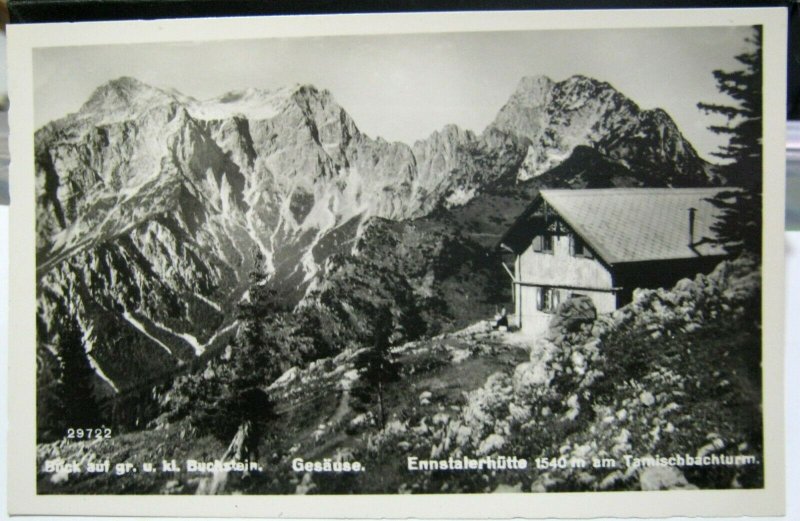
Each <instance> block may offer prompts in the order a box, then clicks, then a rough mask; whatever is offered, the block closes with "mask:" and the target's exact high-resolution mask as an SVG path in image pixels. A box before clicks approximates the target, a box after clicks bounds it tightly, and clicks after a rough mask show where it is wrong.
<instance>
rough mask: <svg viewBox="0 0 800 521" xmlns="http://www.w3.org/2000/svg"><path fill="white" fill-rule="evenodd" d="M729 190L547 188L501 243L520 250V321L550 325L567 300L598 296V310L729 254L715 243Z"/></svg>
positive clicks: (516, 256) (514, 273)
mask: <svg viewBox="0 0 800 521" xmlns="http://www.w3.org/2000/svg"><path fill="white" fill-rule="evenodd" d="M722 190H730V189H721V188H686V189H683V188H680V189H676V188H610V189H587V190H542V191H541V192H540V193H539V194H538V196H537V197H536V198H535V200H534V201H533V203H532V204H531V205H530V206H529V207H528V208H527V209H526V211H525V212H523V214H522V215H521V216H520V217H519V218H518V219H517V221H516V222H515V223H514V224H513V225H512V226H511V228H509V230H508V231H507V232H506V233H505V235H504V236H503V237H502V239H501V240H500V242H499V247H500V248H501V250H502V251H504V252H507V253H508V254H510V255H513V269H512V268H511V267H509V266H508V264H507V263H506V262H504V266H505V268H506V271H507V272H508V274H509V275H510V277H511V279H512V281H511V282H512V287H513V296H514V315H515V320H516V322H517V323H516V325H517V326H518V327H520V328H522V329H523V330H525V331H526V332H531V333H538V332H541V331H543V330H544V329H546V327H547V324H548V323H549V321H550V318H551V314H552V313H553V312H554V311H555V310H556V308H557V307H558V305H559V303H560V302H562V301H563V300H564V299H566V298H568V297H570V296H572V295H586V296H588V297H590V298H591V299H592V301H593V302H594V305H595V307H596V308H597V311H598V313H607V312H611V311H614V310H615V309H617V308H618V307H620V306H622V305H624V304H626V303H627V302H629V301H630V300H631V296H632V293H633V290H634V289H635V288H656V287H669V286H672V285H673V284H674V283H675V282H677V281H678V280H680V279H681V278H684V277H692V276H694V275H695V274H697V273H700V272H708V271H710V270H712V269H713V268H714V266H715V265H716V264H717V263H719V262H720V261H721V260H722V259H723V258H724V257H725V251H724V250H723V249H722V248H721V247H720V246H719V245H718V244H716V243H715V242H714V241H713V238H714V233H713V231H712V225H713V224H714V222H715V221H716V220H717V218H718V216H719V210H718V209H717V208H716V207H715V206H713V205H712V204H711V203H710V202H709V200H710V199H711V198H713V197H714V196H715V195H717V194H718V193H719V192H720V191H722Z"/></svg>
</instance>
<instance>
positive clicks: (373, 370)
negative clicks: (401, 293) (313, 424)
mask: <svg viewBox="0 0 800 521" xmlns="http://www.w3.org/2000/svg"><path fill="white" fill-rule="evenodd" d="M392 328H393V323H392V314H391V312H390V311H389V309H388V308H382V309H381V310H380V311H379V312H378V314H377V317H376V322H375V330H374V334H373V345H372V347H370V348H367V349H365V350H364V351H362V352H361V353H360V354H359V356H358V357H357V358H356V360H355V367H356V369H357V370H358V372H359V384H358V385H357V386H356V387H355V388H354V390H353V391H354V394H355V395H356V396H357V397H359V398H361V399H362V400H364V401H371V399H372V398H373V397H374V398H375V399H377V402H378V422H379V425H380V427H381V429H383V428H384V427H385V426H386V403H385V400H386V385H387V384H388V383H391V382H394V381H397V380H398V379H399V372H398V371H399V366H398V364H397V363H396V362H395V361H394V360H393V358H392V352H391V345H390V338H391V336H392Z"/></svg>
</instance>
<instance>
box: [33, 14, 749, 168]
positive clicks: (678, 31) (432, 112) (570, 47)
mask: <svg viewBox="0 0 800 521" xmlns="http://www.w3.org/2000/svg"><path fill="white" fill-rule="evenodd" d="M749 34H750V29H749V28H748V27H708V28H666V29H663V28H661V29H599V30H597V29H596V30H550V31H528V32H480V33H436V34H407V35H375V36H337V37H313V38H309V37H303V38H272V39H270V38H265V39H260V40H229V41H222V42H219V41H217V42H196V43H160V44H135V45H104V46H87V47H54V48H42V49H36V50H35V52H34V88H35V96H34V100H35V123H36V126H37V128H38V127H39V126H41V125H43V124H45V123H47V122H48V121H51V120H53V119H56V118H59V117H63V116H65V115H66V114H68V113H71V112H75V111H76V110H78V109H79V108H80V106H81V105H82V104H83V103H84V102H85V101H86V100H87V99H88V98H89V96H90V95H91V93H92V91H93V90H94V89H95V88H97V87H98V86H99V85H101V84H103V83H104V82H106V81H109V80H111V79H114V78H118V77H120V76H133V77H135V78H138V79H140V80H141V81H144V82H145V83H149V84H152V85H155V86H158V87H164V88H174V89H177V90H178V91H180V92H182V93H183V94H186V95H190V96H193V97H195V98H198V99H207V98H211V97H215V96H218V95H220V94H223V93H224V92H227V91H230V90H236V89H243V88H247V87H259V88H267V89H276V88H280V87H283V86H287V85H293V84H296V83H301V84H306V83H310V84H313V85H316V86H317V87H318V88H321V89H322V88H324V89H328V90H329V91H331V93H332V94H333V96H334V98H335V99H336V101H337V102H338V103H339V104H340V105H341V106H342V107H344V109H345V110H346V111H347V112H348V113H350V115H351V116H352V117H353V119H354V120H355V122H356V125H357V126H358V127H359V128H360V129H361V131H362V132H365V133H366V134H368V135H370V136H371V137H373V138H374V137H378V136H380V137H383V138H384V139H387V140H389V141H403V142H405V143H408V144H413V143H414V142H415V141H416V140H419V139H424V138H425V137H427V136H428V135H430V134H431V133H432V132H433V131H436V130H439V129H441V128H442V127H443V126H444V125H446V124H449V123H455V124H457V125H459V126H461V127H463V128H467V129H470V130H473V131H475V132H482V131H483V129H484V128H485V127H486V126H487V125H488V124H489V123H491V122H492V120H493V119H494V117H495V115H496V114H497V112H498V111H499V110H500V108H501V107H502V106H503V105H504V103H505V102H506V101H507V100H508V98H509V96H510V95H511V94H512V93H513V92H514V90H515V88H516V86H517V84H518V83H519V80H520V79H521V78H522V77H524V76H533V75H546V76H549V77H550V78H551V79H553V80H555V81H561V80H564V79H566V78H568V77H570V76H571V75H574V74H583V75H585V76H589V77H593V78H596V79H598V80H602V81H607V82H609V83H610V84H611V85H612V86H614V87H615V88H616V89H618V90H619V91H621V92H622V93H623V94H625V95H626V96H628V97H629V98H631V99H632V100H633V101H634V102H636V103H637V104H638V105H639V106H640V107H641V108H643V109H652V108H657V107H658V108H662V109H664V110H666V111H667V112H668V113H669V114H670V115H671V116H672V117H673V119H674V120H675V121H676V123H677V125H678V127H679V128H680V129H681V131H682V132H683V134H684V135H685V136H686V137H687V139H689V141H690V142H691V143H692V144H693V145H694V146H695V148H696V149H697V150H698V152H699V153H700V155H701V156H703V157H705V158H706V159H709V160H713V158H712V157H710V156H709V154H710V152H712V151H714V150H715V149H717V148H718V147H719V145H720V144H723V143H724V138H720V136H717V135H714V134H712V133H710V132H709V131H708V130H707V127H708V126H709V125H710V124H712V123H719V120H718V119H715V118H714V116H713V115H712V116H709V115H705V114H703V113H702V112H700V111H699V110H698V109H697V103H698V102H699V101H704V102H715V101H716V102H720V101H721V102H723V103H724V102H730V100H729V99H727V98H726V97H724V96H723V95H721V94H720V93H719V92H718V91H717V88H716V84H715V82H714V79H713V76H712V71H713V70H714V69H723V70H732V69H737V68H740V64H739V63H738V62H736V61H735V60H734V56H736V55H737V54H740V53H741V52H742V51H744V50H746V49H747V44H746V43H745V38H746V37H747V36H748V35H749Z"/></svg>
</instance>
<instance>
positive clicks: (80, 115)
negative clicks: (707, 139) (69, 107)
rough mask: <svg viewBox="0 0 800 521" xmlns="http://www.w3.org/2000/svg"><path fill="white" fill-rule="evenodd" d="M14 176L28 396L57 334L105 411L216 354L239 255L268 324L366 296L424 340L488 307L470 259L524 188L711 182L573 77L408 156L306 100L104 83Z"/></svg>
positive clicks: (438, 136)
mask: <svg viewBox="0 0 800 521" xmlns="http://www.w3.org/2000/svg"><path fill="white" fill-rule="evenodd" d="M35 164H36V187H37V192H36V196H37V223H36V233H37V277H38V285H37V294H38V341H39V345H38V349H39V357H40V364H39V368H40V371H39V382H40V385H46V384H47V382H48V379H49V378H50V376H49V373H50V369H48V368H52V366H53V365H52V364H53V362H54V352H55V343H56V340H57V336H58V335H57V332H58V328H59V320H60V317H62V316H64V315H65V314H69V315H72V316H74V317H75V318H76V319H77V321H78V323H79V326H80V328H81V329H82V331H83V333H84V340H85V342H86V347H87V352H88V355H89V359H90V363H91V364H92V366H93V367H94V368H95V372H96V373H97V376H98V380H97V382H98V384H99V388H101V389H103V391H104V392H106V393H113V392H115V391H119V390H122V389H126V388H132V387H136V386H140V385H143V384H146V383H148V382H150V381H152V380H153V379H154V378H157V377H158V376H159V375H164V374H170V372H172V371H175V370H176V369H177V368H179V367H181V366H184V365H186V364H191V363H193V361H195V360H197V359H198V358H202V357H204V356H209V354H213V353H215V352H218V351H219V349H221V348H223V347H225V345H226V344H227V343H228V341H229V340H230V337H231V335H232V334H233V333H234V332H235V330H236V304H237V303H238V302H239V301H240V300H241V299H242V298H243V296H244V295H245V294H246V291H247V288H248V284H249V278H248V273H249V272H250V271H251V270H252V269H253V267H254V258H255V252H260V253H261V254H262V255H263V258H264V259H265V264H266V269H267V271H268V272H269V274H270V276H271V283H272V284H273V285H274V286H275V288H276V289H277V290H278V293H279V295H280V298H281V299H282V300H283V302H284V303H285V304H286V305H289V306H294V307H298V308H302V307H308V306H321V307H325V306H327V307H328V308H331V307H335V308H337V313H339V315H337V316H339V317H340V318H341V317H349V320H351V321H353V322H354V323H357V322H358V321H359V320H360V318H361V316H360V315H359V311H358V306H355V305H353V301H352V299H353V298H355V297H354V296H353V295H357V294H358V291H357V289H358V288H362V289H363V288H366V289H363V292H365V294H364V295H363V297H364V299H366V300H369V299H370V298H381V299H385V300H387V301H392V300H393V299H399V301H402V302H405V303H406V304H405V307H404V308H403V309H399V310H398V314H400V315H403V314H405V315H406V318H407V319H408V320H407V322H408V323H411V322H414V321H415V320H416V321H422V323H423V324H424V325H426V328H427V329H426V328H423V329H426V331H427V332H428V333H433V332H435V331H437V330H440V329H441V328H442V327H447V325H448V324H450V323H456V322H458V321H459V320H467V319H471V318H474V317H475V316H477V315H480V314H482V313H485V312H487V311H488V310H490V308H491V307H492V306H496V305H499V303H501V302H502V301H503V299H504V298H505V296H504V294H502V288H504V287H505V286H507V281H506V280H505V279H503V277H504V276H505V275H504V273H503V272H502V268H500V264H499V262H495V260H496V259H494V258H493V257H492V256H491V246H492V244H493V243H494V241H495V240H496V239H497V237H499V235H500V234H502V232H503V231H504V228H505V227H506V226H507V225H508V224H509V223H510V222H512V221H513V219H514V218H515V217H516V215H518V214H519V213H520V212H521V211H522V210H523V209H524V207H525V206H526V205H527V203H528V202H529V201H530V200H531V198H532V196H533V194H535V191H536V190H537V189H538V188H540V187H542V186H568V187H582V186H592V187H599V186H621V185H624V186H698V185H707V184H716V183H720V182H722V179H720V178H719V176H718V175H717V173H716V168H715V167H714V166H713V165H710V164H708V163H707V162H705V161H704V160H703V159H701V158H700V157H699V156H698V155H697V153H696V151H695V150H694V148H693V147H692V145H691V144H690V143H689V142H688V141H687V140H686V139H685V138H684V137H683V136H682V135H681V133H680V131H679V130H678V128H677V126H676V125H675V123H674V122H673V121H672V119H671V118H670V117H669V115H668V114H666V113H665V112H664V111H662V110H658V109H656V110H642V109H640V108H639V107H638V106H637V105H636V104H635V103H634V102H633V101H632V100H630V99H628V98H627V97H625V96H624V95H623V94H622V93H620V92H618V91H617V90H615V89H614V88H613V87H612V86H611V85H609V84H608V83H604V82H601V81H597V80H595V79H591V78H587V77H583V76H573V77H570V78H568V79H566V80H564V81H559V82H555V81H553V80H551V79H549V78H546V77H542V76H540V77H530V78H523V79H522V80H521V81H520V83H519V85H518V86H517V89H516V90H515V91H514V93H513V94H512V95H511V97H510V98H509V100H508V102H507V103H506V104H505V105H504V106H503V107H502V108H501V109H500V110H499V112H498V114H497V117H496V118H495V120H494V121H493V122H492V123H491V124H490V125H489V126H488V127H487V128H486V129H484V130H483V132H482V133H481V134H476V133H474V132H472V131H469V130H464V129H461V128H459V127H457V126H455V125H448V126H445V127H444V128H443V129H441V130H440V131H437V132H434V133H432V134H431V135H430V136H428V137H427V138H425V139H421V140H419V141H417V142H415V143H414V144H413V145H411V146H409V145H406V144H403V143H390V142H387V141H385V140H383V139H381V138H372V137H370V136H368V135H366V134H365V133H363V132H361V131H360V130H359V129H358V127H357V125H356V123H355V122H354V121H353V119H352V118H351V117H350V116H349V115H348V113H347V112H346V111H345V109H344V108H342V107H341V106H339V105H338V104H337V102H336V101H335V99H334V98H333V96H332V94H331V93H330V92H328V91H326V90H320V89H317V88H316V87H314V86H311V85H296V86H292V87H287V88H283V89H279V90H262V89H247V90H242V91H235V92H229V93H226V94H224V95H222V96H219V97H217V98H214V99H211V100H205V101H200V100H196V99H194V98H192V97H189V96H185V95H183V94H181V93H179V92H177V91H174V90H166V89H160V88H156V87H153V86H150V85H147V84H144V83H142V82H140V81H138V80H136V79H133V78H127V77H123V78H119V79H116V80H113V81H110V82H108V83H106V84H104V85H102V86H100V87H98V88H97V89H96V90H95V91H94V93H93V94H92V95H91V96H90V98H89V99H88V100H87V101H86V103H84V105H83V106H82V107H81V108H80V110H78V111H77V112H76V113H74V114H70V115H68V116H66V117H64V118H62V119H59V120H56V121H53V122H51V123H49V124H47V125H45V126H43V127H42V128H40V129H39V130H38V131H37V132H36V135H35ZM498 288H500V289H498ZM370 295H373V296H372V297H370ZM398 295H402V298H399V297H398ZM401 307H402V306H401ZM367 309H368V307H364V308H363V309H362V310H361V312H360V313H362V314H363V313H367V312H368V311H367ZM410 334H411V333H409V335H410ZM416 334H421V333H420V332H419V331H417V332H416Z"/></svg>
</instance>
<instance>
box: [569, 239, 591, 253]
mask: <svg viewBox="0 0 800 521" xmlns="http://www.w3.org/2000/svg"><path fill="white" fill-rule="evenodd" d="M569 246H570V253H571V254H572V256H573V257H589V258H591V257H592V254H591V252H590V251H589V249H588V248H587V247H586V243H585V242H583V239H581V238H580V237H578V236H577V235H575V234H572V235H570V241H569Z"/></svg>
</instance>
